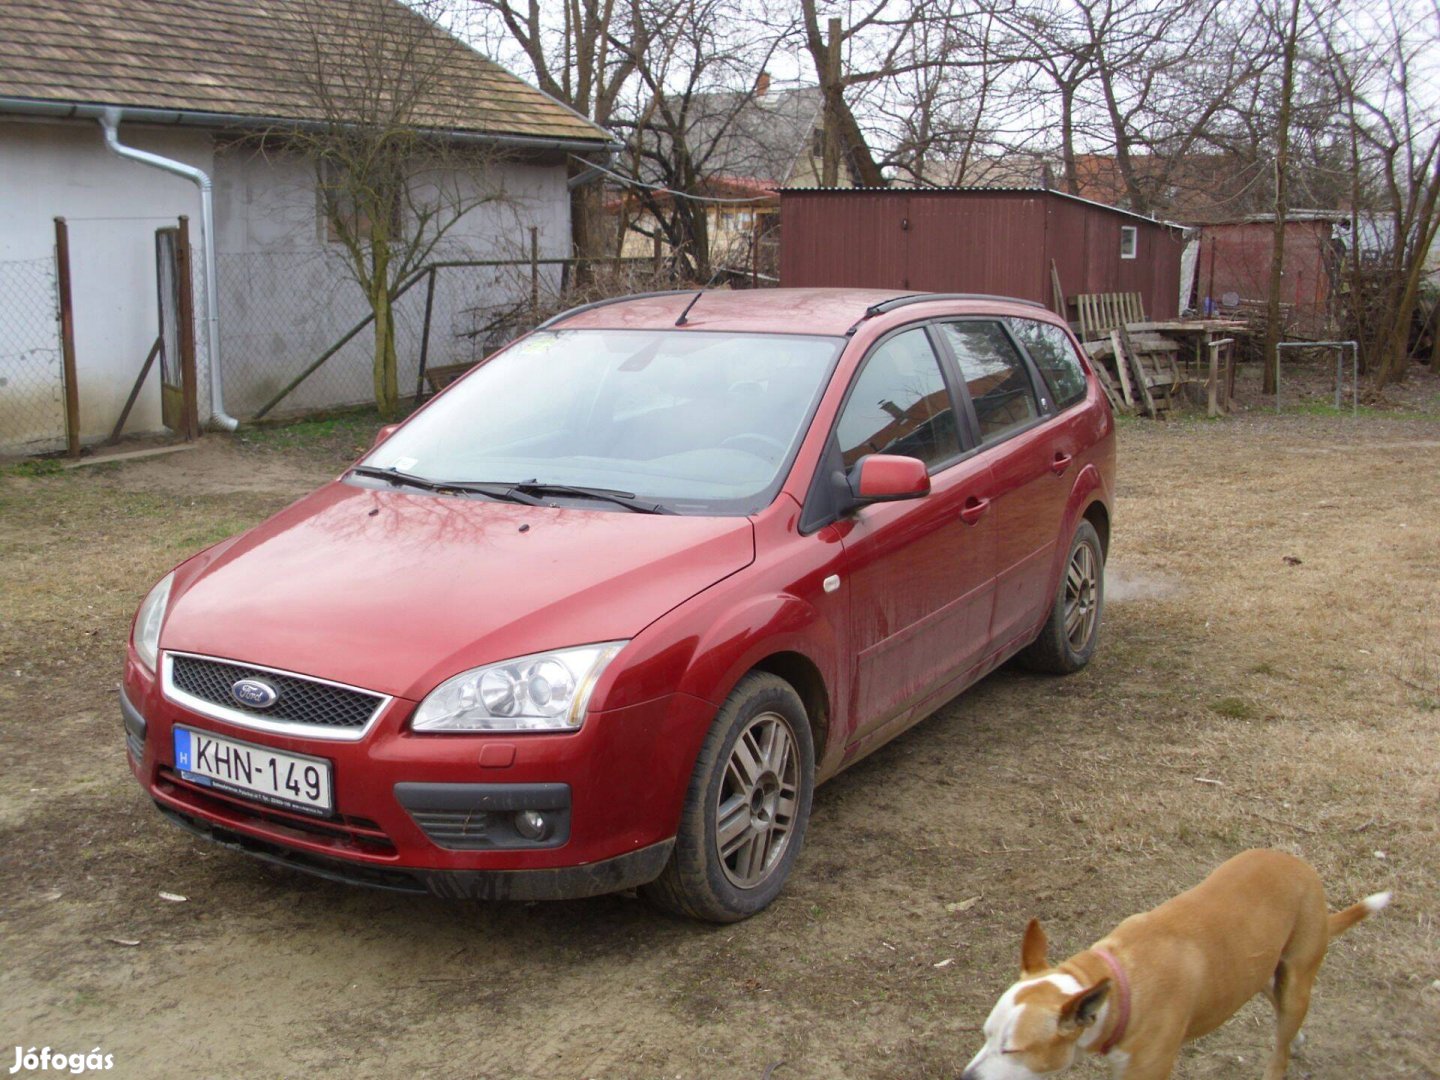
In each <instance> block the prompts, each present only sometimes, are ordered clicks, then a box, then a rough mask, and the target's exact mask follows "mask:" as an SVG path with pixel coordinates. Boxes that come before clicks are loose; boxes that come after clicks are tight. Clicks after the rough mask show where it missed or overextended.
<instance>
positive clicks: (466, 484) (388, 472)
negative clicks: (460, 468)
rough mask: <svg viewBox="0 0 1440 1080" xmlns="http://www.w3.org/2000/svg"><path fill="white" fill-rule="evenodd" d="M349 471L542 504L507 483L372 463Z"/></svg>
mask: <svg viewBox="0 0 1440 1080" xmlns="http://www.w3.org/2000/svg"><path fill="white" fill-rule="evenodd" d="M350 471H351V472H352V473H356V474H357V475H360V476H371V477H374V478H375V479H377V480H388V481H389V482H390V483H392V484H394V485H396V486H397V487H398V486H400V485H402V484H403V485H404V486H406V487H413V488H419V489H420V490H421V491H436V492H440V493H441V494H444V493H445V492H447V491H456V492H463V493H466V494H472V493H473V494H475V495H484V496H486V497H487V498H491V499H495V500H496V501H498V502H512V503H522V504H524V505H525V506H542V505H544V500H543V499H538V498H536V497H535V496H534V495H531V494H529V493H527V492H524V491H517V490H515V488H514V487H512V486H511V485H509V484H483V483H477V482H475V481H471V480H431V479H430V478H429V477H425V476H416V475H415V474H414V473H407V472H401V471H400V470H399V469H379V468H376V467H375V466H374V465H356V466H355V467H354V468H353V469H351V470H350Z"/></svg>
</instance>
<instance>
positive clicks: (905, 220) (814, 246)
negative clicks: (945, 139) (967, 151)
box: [780, 190, 1182, 319]
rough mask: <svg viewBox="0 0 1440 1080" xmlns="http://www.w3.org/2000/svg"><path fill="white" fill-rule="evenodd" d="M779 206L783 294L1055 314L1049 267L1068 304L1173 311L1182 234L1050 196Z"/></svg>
mask: <svg viewBox="0 0 1440 1080" xmlns="http://www.w3.org/2000/svg"><path fill="white" fill-rule="evenodd" d="M780 206H781V220H782V228H783V234H782V235H783V238H782V240H781V246H780V281H781V284H782V285H805V286H823V285H849V286H862V287H874V288H890V289H916V290H933V291H937V292H941V291H943V292H982V293H996V294H999V295H1003V296H1017V297H1020V298H1022V299H1025V300H1038V301H1039V302H1040V303H1042V304H1045V305H1046V306H1047V307H1048V306H1051V287H1050V260H1051V259H1052V258H1053V259H1054V260H1055V264H1056V269H1057V270H1058V272H1059V274H1060V284H1061V287H1062V288H1063V289H1064V290H1065V295H1066V296H1067V297H1073V296H1074V295H1076V294H1077V293H1106V292H1139V293H1141V294H1142V296H1143V297H1144V300H1145V312H1146V314H1147V315H1149V316H1150V317H1151V318H1157V319H1164V318H1173V317H1174V316H1175V314H1176V312H1177V308H1178V293H1179V287H1180V284H1179V283H1180V251H1181V247H1182V243H1181V237H1180V232H1179V230H1178V229H1172V228H1168V227H1166V226H1163V225H1160V224H1158V223H1153V222H1149V221H1147V220H1145V219H1142V218H1136V217H1132V216H1129V215H1126V214H1121V213H1118V212H1116V211H1114V210H1111V209H1109V208H1106V207H1101V206H1093V205H1089V204H1086V203H1083V202H1078V201H1076V200H1072V199H1067V198H1063V197H1060V196H1057V195H1055V194H1054V193H1051V192H1043V191H884V192H879V191H846V190H837V191H813V190H804V191H796V190H786V191H782V192H781V197H780ZM1122 225H1134V226H1136V228H1137V230H1138V233H1137V240H1138V248H1137V252H1136V258H1134V259H1121V258H1120V228H1121V226H1122ZM1070 314H1072V315H1073V308H1072V311H1071V312H1070Z"/></svg>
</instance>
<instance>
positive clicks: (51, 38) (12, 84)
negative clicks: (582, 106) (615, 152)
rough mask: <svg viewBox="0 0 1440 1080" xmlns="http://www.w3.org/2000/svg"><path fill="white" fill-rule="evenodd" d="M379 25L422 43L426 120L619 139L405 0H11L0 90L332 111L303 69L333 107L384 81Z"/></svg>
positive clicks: (1, 37)
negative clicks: (317, 78) (371, 67)
mask: <svg viewBox="0 0 1440 1080" xmlns="http://www.w3.org/2000/svg"><path fill="white" fill-rule="evenodd" d="M380 35H389V38H390V39H391V40H392V41H396V40H398V41H399V45H398V48H399V49H402V50H411V51H410V53H409V55H410V56H412V57H415V58H417V59H416V60H415V61H414V62H415V63H416V64H417V66H418V68H419V69H420V70H423V71H425V72H426V73H427V74H426V75H425V76H424V77H423V78H420V79H417V80H416V82H417V83H418V84H419V86H418V90H419V92H418V94H417V100H416V101H415V102H414V103H413V109H411V111H410V112H409V116H410V118H411V120H412V122H413V123H414V124H415V125H416V126H417V127H424V128H431V129H437V130H444V131H460V132H466V133H476V134H495V135H519V136H525V137H538V138H548V139H566V140H569V139H578V140H586V141H589V140H593V141H594V142H596V143H597V144H598V143H603V142H606V141H608V140H609V136H608V134H607V133H606V132H605V131H603V130H602V129H601V128H599V127H596V126H595V125H594V124H592V123H590V122H589V121H588V120H586V119H585V118H584V117H582V116H581V115H580V114H579V113H577V112H575V111H574V110H572V109H569V108H567V107H566V106H564V105H562V104H560V103H559V102H558V101H556V100H554V99H553V98H551V97H549V96H548V95H546V94H544V93H542V92H541V91H539V90H537V89H536V88H535V87H533V86H530V85H529V84H527V83H525V82H524V81H523V80H521V79H519V78H517V77H516V76H514V75H512V74H511V73H510V72H508V71H506V70H505V69H504V68H502V67H500V66H499V65H498V64H495V63H493V62H492V61H490V60H488V59H486V58H485V57H484V56H482V55H480V53H478V52H476V51H475V50H474V49H472V48H470V47H469V46H467V45H465V44H463V43H462V42H460V41H459V40H457V39H456V38H454V37H453V36H451V35H450V34H448V33H446V32H445V31H444V30H442V29H440V28H439V27H437V26H435V25H434V24H433V23H431V22H429V21H427V20H425V19H424V18H422V17H421V16H420V15H418V14H417V13H415V12H414V11H411V10H410V9H408V8H406V7H405V6H404V5H403V4H401V3H399V2H398V0H5V2H4V3H0V98H9V99H20V100H19V101H18V102H16V103H14V104H12V108H13V107H15V105H18V104H23V103H25V102H30V101H33V102H47V103H57V104H82V105H117V106H128V107H133V108H146V109H160V110H176V111H183V112H198V113H212V114H215V116H216V117H217V120H219V119H220V118H234V117H240V118H254V119H255V120H256V121H257V123H265V122H276V121H279V122H284V121H291V122H296V121H298V122H304V121H323V120H325V119H327V113H326V109H325V108H324V106H323V105H322V104H321V103H320V102H319V100H317V95H316V93H315V91H314V89H313V84H314V80H313V79H310V80H309V81H308V83H307V79H306V78H303V77H301V76H302V74H303V73H305V72H307V71H308V72H315V71H317V70H321V66H322V65H323V71H324V79H325V85H326V86H327V87H329V88H330V89H331V93H333V94H334V95H335V97H336V99H337V103H336V107H335V108H333V109H332V110H331V113H330V116H329V118H331V119H333V118H334V116H335V113H336V111H338V110H343V109H344V108H345V107H346V106H347V104H349V103H347V102H346V100H345V98H346V96H347V95H350V96H352V97H353V98H354V99H356V100H359V98H360V97H361V95H362V94H363V92H364V91H365V90H367V89H370V90H373V89H374V88H375V87H376V85H377V83H378V84H382V85H383V82H384V80H383V79H381V80H376V79H373V78H371V77H368V76H367V74H366V71H365V68H366V66H367V64H369V63H372V62H373V61H374V59H375V55H376V50H375V49H370V48H368V47H369V46H370V45H372V44H374V43H375V42H376V41H379V40H382V38H381V37H380ZM356 42H363V43H364V46H363V47H362V48H360V49H357V48H356V47H355V43H356ZM367 49H368V52H369V55H367V54H366V53H367ZM380 55H384V54H383V53H382V54H380Z"/></svg>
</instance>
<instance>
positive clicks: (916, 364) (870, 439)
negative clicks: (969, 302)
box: [835, 329, 960, 469]
mask: <svg viewBox="0 0 1440 1080" xmlns="http://www.w3.org/2000/svg"><path fill="white" fill-rule="evenodd" d="M835 434H836V438H838V439H839V441H840V452H841V454H842V456H843V457H844V460H845V467H846V468H847V469H848V468H849V467H850V466H851V465H853V464H855V462H857V461H859V460H860V459H861V458H862V457H864V456H865V455H866V454H905V455H907V456H909V457H917V458H919V459H920V460H921V461H923V462H925V464H926V465H927V466H929V467H931V468H932V469H933V468H934V467H935V466H937V465H939V464H940V463H941V462H944V461H948V460H949V459H950V458H953V457H955V456H956V455H958V454H959V453H960V436H959V428H958V427H957V426H956V423H955V410H954V408H953V407H952V406H951V404H950V394H949V392H948V391H947V390H946V389H945V379H944V377H943V376H942V375H941V374H940V362H939V360H938V359H937V358H936V356H935V351H934V350H933V349H932V348H930V341H929V339H928V338H927V337H926V336H925V331H924V330H920V329H916V330H907V331H905V332H904V333H902V334H896V335H895V336H894V337H892V338H890V339H889V340H888V341H886V342H885V343H884V344H883V345H881V346H880V347H879V348H878V349H876V350H875V351H874V352H873V353H871V354H870V356H869V357H868V358H867V359H866V361H865V367H864V368H863V369H861V372H860V375H859V377H858V378H857V379H856V380H855V385H854V387H853V388H852V389H851V391H850V398H849V400H848V401H846V403H845V410H844V412H842V413H841V414H840V422H839V423H838V424H837V425H836V430H835Z"/></svg>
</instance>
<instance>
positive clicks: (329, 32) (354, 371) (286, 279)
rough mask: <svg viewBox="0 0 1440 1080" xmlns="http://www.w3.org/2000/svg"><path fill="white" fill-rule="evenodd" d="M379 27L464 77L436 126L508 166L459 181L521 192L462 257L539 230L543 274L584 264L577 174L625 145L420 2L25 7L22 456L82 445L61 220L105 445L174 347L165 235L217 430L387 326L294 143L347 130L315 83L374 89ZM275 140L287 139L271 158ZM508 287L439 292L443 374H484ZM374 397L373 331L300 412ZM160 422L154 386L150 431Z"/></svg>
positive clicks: (9, 267)
mask: <svg viewBox="0 0 1440 1080" xmlns="http://www.w3.org/2000/svg"><path fill="white" fill-rule="evenodd" d="M366 20H370V21H369V22H368V23H366ZM357 24H365V25H366V26H367V27H368V30H367V32H368V33H373V34H379V35H386V34H390V35H393V34H396V33H408V34H418V35H419V37H420V38H421V39H424V41H423V44H424V46H425V48H428V49H431V50H432V51H433V50H439V51H440V54H442V55H443V56H444V70H443V77H442V78H440V79H438V80H434V81H433V84H432V83H427V84H426V85H425V86H424V88H423V89H422V90H421V91H420V92H421V93H422V94H423V95H424V97H423V100H421V101H420V102H419V106H418V108H417V109H416V110H415V113H414V115H416V116H418V117H423V120H422V121H420V123H421V124H423V127H424V129H425V130H427V131H429V132H433V133H441V134H443V135H444V136H445V137H446V138H447V139H453V140H454V141H455V142H456V143H457V145H458V144H460V143H464V144H466V145H471V146H473V145H483V146H487V147H491V148H493V149H494V150H495V151H496V157H495V160H494V161H493V162H492V163H491V164H489V165H488V166H487V169H486V175H485V177H484V178H483V179H482V178H478V177H471V176H468V175H466V176H461V177H458V178H456V179H458V181H459V182H461V183H476V184H479V183H484V184H487V185H490V186H492V187H494V188H496V189H498V190H500V191H501V192H503V196H504V197H503V198H502V199H499V200H497V201H495V202H491V203H487V204H485V205H483V206H480V207H478V208H477V209H474V210H471V211H469V212H468V213H467V214H465V216H464V217H463V218H461V220H460V221H459V222H458V223H457V224H456V225H455V226H454V228H453V229H452V230H451V231H450V233H449V234H448V236H447V239H446V241H445V245H444V247H443V249H442V252H441V253H442V254H443V256H444V257H445V258H446V259H452V260H454V259H469V260H476V259H504V258H513V257H519V256H528V254H529V235H530V228H531V227H534V228H536V229H537V231H538V238H539V246H540V255H541V257H542V258H545V257H552V258H559V257H565V256H567V255H568V254H569V252H570V224H569V214H570V210H569V193H568V188H567V175H569V174H570V173H571V172H573V171H574V169H573V168H572V167H571V166H572V163H573V159H574V158H581V159H585V158H589V159H592V160H603V155H605V154H606V153H607V152H608V145H609V136H608V135H607V134H606V133H605V132H604V131H603V130H601V129H599V128H597V127H595V126H594V125H592V124H591V123H589V122H588V121H587V120H585V119H584V118H583V117H581V116H580V115H579V114H577V113H575V112H573V111H571V110H570V109H568V108H566V107H564V106H562V105H560V104H559V103H558V102H556V101H555V100H553V99H552V98H550V97H548V96H547V95H545V94H543V93H541V92H540V91H538V90H536V89H534V88H533V87H531V86H528V85H527V84H525V83H524V82H522V81H521V80H519V79H517V78H516V77H515V76H513V75H511V74H510V73H509V72H507V71H505V70H503V69H502V68H500V67H498V66H496V65H495V64H493V63H492V62H490V61H489V60H487V59H485V58H484V57H483V56H481V55H480V54H478V53H476V52H474V51H473V50H472V49H470V48H468V47H467V46H464V45H461V44H460V43H458V42H457V41H455V39H453V38H450V37H449V36H448V35H445V34H444V33H443V32H441V31H440V30H438V29H436V28H435V27H433V26H431V25H430V24H428V23H424V22H423V21H420V20H419V19H418V17H417V16H415V15H414V13H413V12H411V11H410V10H409V9H408V8H405V7H403V6H402V5H400V4H399V3H398V2H396V0H204V2H202V0H65V2H63V3H62V2H56V0H7V2H6V3H5V4H3V5H0V453H15V452H25V451H35V450H41V449H47V448H53V447H54V446H56V445H59V444H61V443H63V440H64V426H63V425H64V414H63V406H62V405H61V401H62V390H61V367H60V345H59V336H58V332H57V329H56V318H55V316H56V300H55V277H56V253H55V224H54V219H55V218H57V217H63V218H65V219H66V222H67V227H68V231H69V254H70V267H71V280H72V297H73V311H74V327H75V331H74V341H75V353H76V363H77V369H78V378H77V385H78V387H79V396H80V423H81V434H82V437H83V439H85V440H86V441H95V440H98V439H101V438H103V437H105V436H107V435H108V434H109V433H110V430H111V428H112V426H113V425H114V424H115V422H116V420H117V418H118V417H119V415H120V413H121V410H122V408H123V406H124V403H125V399H126V397H127V395H128V394H129V392H130V389H131V386H132V384H133V383H134V381H135V379H136V376H137V375H138V374H139V372H140V369H141V365H142V363H143V361H144V359H145V357H146V355H147V352H148V351H149V349H150V347H151V345H152V343H153V342H154V341H155V339H156V336H157V332H158V323H159V318H160V316H159V313H158V310H157V295H158V290H157V284H156V273H157V255H156V241H155V231H156V229H157V228H161V227H166V226H171V225H174V224H175V223H176V221H177V219H178V217H179V216H180V215H182V214H183V215H186V216H187V217H188V219H189V227H190V233H191V240H192V246H193V253H194V254H193V262H194V267H195V290H194V291H195V308H196V346H197V364H198V367H199V370H200V373H201V379H200V383H201V385H200V394H199V405H200V415H201V419H202V422H203V421H205V420H206V419H211V420H213V421H214V422H215V423H217V424H219V425H220V426H227V425H228V423H229V420H230V418H232V417H239V418H244V417H246V416H249V415H251V414H253V412H254V411H255V410H256V409H258V408H259V407H260V406H261V405H262V404H263V403H264V402H265V401H266V400H268V398H269V397H270V396H272V394H273V393H274V392H275V391H276V390H277V389H278V388H279V387H281V386H283V385H284V384H285V383H286V382H288V381H289V380H290V379H291V378H293V377H294V376H295V375H296V374H298V373H299V372H300V371H301V370H302V369H303V368H304V367H305V366H306V364H307V363H308V362H309V361H310V360H311V359H313V358H314V357H316V356H318V355H319V354H320V353H321V352H322V351H324V350H325V349H326V348H328V347H329V346H330V345H332V344H333V343H334V342H335V341H336V340H337V339H338V338H339V337H340V336H341V335H342V334H343V333H344V332H345V331H346V330H348V329H350V328H351V327H353V326H354V325H355V323H356V322H358V321H359V320H360V319H361V318H362V317H363V316H364V315H365V314H366V313H367V312H368V308H367V307H366V305H365V302H364V300H363V298H362V296H361V294H360V292H359V289H358V287H357V286H356V285H355V283H354V282H353V280H351V279H349V277H348V276H347V274H346V271H345V266H344V254H343V247H342V245H340V244H338V243H337V242H336V241H335V239H334V236H333V231H332V230H329V229H328V228H327V224H326V222H325V220H324V215H323V214H322V213H321V211H320V203H319V199H318V197H317V191H316V187H317V179H316V171H315V169H314V166H313V162H312V161H311V160H308V159H306V158H304V157H302V156H297V155H296V154H295V153H287V152H285V151H283V150H279V151H277V150H275V149H274V147H275V146H276V145H278V144H279V142H283V133H284V132H285V131H286V130H295V129H300V130H313V129H314V128H315V127H316V126H317V125H319V124H321V123H324V122H325V120H326V117H327V114H326V112H325V111H324V108H323V107H322V105H321V104H319V103H317V102H316V100H315V99H314V97H313V96H308V95H307V93H306V92H305V90H304V87H305V85H306V84H305V82H304V80H301V79H298V78H297V77H296V74H295V73H296V71H297V69H299V68H300V67H301V66H303V65H306V64H312V65H323V66H324V68H325V69H326V71H327V73H328V74H329V75H330V76H331V77H332V78H334V79H335V80H336V82H337V84H340V85H349V84H352V83H358V82H359V81H361V80H363V78H364V74H363V72H362V71H361V70H360V69H361V67H362V66H363V64H364V62H365V61H366V60H368V59H371V58H369V57H364V56H357V50H356V49H355V48H354V45H353V41H354V38H353V36H352V37H351V39H350V40H349V41H347V33H350V34H351V35H353V33H354V28H355V26H356V25H357ZM417 27H419V29H418V30H417V29H416V28H417ZM328 116H329V117H330V118H331V119H333V116H334V112H333V109H332V111H331V112H330V113H329V114H328ZM107 128H108V129H109V130H108V132H107V130H106V129H107ZM261 133H267V134H268V136H269V138H268V141H267V142H266V144H265V148H263V149H262V146H261V143H260V142H259V141H258V140H257V135H259V134H261ZM276 133H280V134H281V136H282V138H281V139H280V140H279V141H278V142H277V139H276V138H275V136H276ZM136 151H139V153H136ZM207 183H208V184H210V185H211V186H212V188H213V223H210V225H211V228H210V232H209V235H208V236H207V235H206V230H205V226H206V224H207V221H206V218H207V215H206V212H205V210H206V208H205V206H204V201H205V200H204V199H203V197H202V189H203V188H204V187H205V186H206V184H207ZM528 273H529V272H528V270H526V271H525V274H524V276H525V280H526V286H525V287H526V288H527V290H528ZM504 276H505V275H504V274H502V272H501V271H500V270H478V269H477V270H474V271H471V272H469V273H467V274H466V275H464V276H463V280H462V278H461V277H459V276H450V277H447V278H445V279H444V287H442V288H438V289H437V290H436V293H435V296H434V297H433V298H432V307H433V312H432V319H433V322H434V325H435V327H436V332H435V334H434V337H433V340H432V344H431V348H432V355H431V357H430V363H431V364H435V365H438V364H447V363H453V362H456V361H457V360H458V359H465V358H467V357H466V356H465V355H464V353H465V350H467V349H470V348H473V337H472V338H467V337H465V336H464V333H465V331H466V329H467V328H468V327H469V325H470V323H472V322H473V320H474V319H475V312H476V310H478V309H480V308H483V306H484V304H485V302H486V301H487V299H488V300H494V299H495V296H494V295H491V296H489V297H487V296H486V295H484V294H485V292H486V290H487V289H488V290H489V291H490V292H491V293H492V294H495V293H497V292H500V293H503V292H504V291H505V290H507V289H511V288H512V285H511V283H510V282H508V281H506V280H502V278H504ZM512 276H518V275H512ZM212 284H213V290H212V288H211V286H212ZM424 293H425V289H424V288H418V289H415V290H413V291H412V293H410V294H408V295H407V297H406V298H405V299H404V300H402V301H401V303H400V307H399V310H398V312H397V322H398V323H399V325H400V327H401V331H402V333H401V341H400V344H401V348H402V355H401V364H402V367H401V380H402V382H401V385H402V388H404V387H405V386H406V385H407V382H406V380H407V376H408V379H409V380H411V383H410V385H412V386H413V379H414V377H415V367H414V365H415V356H414V355H413V351H414V350H413V349H412V348H408V346H409V345H410V344H413V341H414V338H415V333H414V331H415V328H416V326H417V325H418V319H419V313H420V311H421V310H422V308H423V304H424V299H425V297H424ZM211 296H213V297H214V298H215V300H216V303H215V304H214V306H213V308H212V307H211V306H210V304H209V298H210V297H211ZM212 352H213V353H214V354H215V355H213V356H212V355H211V354H212ZM217 371H218V375H219V379H218V385H216V380H214V379H212V374H213V373H215V372H217ZM370 394H371V383H370V342H369V340H368V339H367V335H366V334H365V333H362V334H360V335H359V336H358V337H357V338H356V339H355V341H354V342H353V343H352V345H350V346H347V347H346V349H345V350H343V351H342V352H340V353H337V354H336V355H335V357H334V358H333V359H331V360H330V361H328V362H327V363H326V364H325V366H324V367H322V368H321V369H320V370H319V371H318V372H317V373H316V374H315V375H314V376H313V377H312V378H311V379H309V380H308V381H307V382H306V383H305V384H303V386H302V387H301V388H300V389H299V390H298V391H297V392H296V394H295V395H294V396H293V397H292V398H289V399H287V401H286V403H285V407H286V408H301V407H312V408H313V407H317V406H324V405H337V404H347V403H351V402H361V401H365V400H367V399H368V398H369V397H370ZM159 426H160V391H159V384H158V373H157V372H152V374H151V375H150V377H149V379H148V381H147V384H146V385H145V386H143V387H142V389H141V393H140V395H139V398H138V399H137V402H136V405H135V408H134V410H133V411H132V413H131V416H130V419H129V422H128V424H127V426H126V430H127V431H149V430H155V429H157V428H158V427H159Z"/></svg>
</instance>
